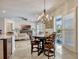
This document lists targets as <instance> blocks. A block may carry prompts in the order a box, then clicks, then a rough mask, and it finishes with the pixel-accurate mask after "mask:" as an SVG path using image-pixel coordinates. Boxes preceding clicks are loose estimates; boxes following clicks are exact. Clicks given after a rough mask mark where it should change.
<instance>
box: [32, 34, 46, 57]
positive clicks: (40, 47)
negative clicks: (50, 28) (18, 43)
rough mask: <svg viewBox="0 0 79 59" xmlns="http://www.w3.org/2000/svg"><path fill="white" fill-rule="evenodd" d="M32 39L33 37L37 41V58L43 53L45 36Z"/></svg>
mask: <svg viewBox="0 0 79 59" xmlns="http://www.w3.org/2000/svg"><path fill="white" fill-rule="evenodd" d="M32 37H34V38H35V39H37V38H38V39H39V42H40V43H39V45H38V46H39V48H38V56H39V55H40V54H41V53H43V51H44V42H45V40H46V38H47V37H46V36H37V35H36V36H32Z"/></svg>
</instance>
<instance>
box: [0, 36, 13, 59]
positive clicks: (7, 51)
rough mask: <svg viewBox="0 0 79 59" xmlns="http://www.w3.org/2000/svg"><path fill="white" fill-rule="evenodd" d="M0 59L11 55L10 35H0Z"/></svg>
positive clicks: (6, 58)
mask: <svg viewBox="0 0 79 59" xmlns="http://www.w3.org/2000/svg"><path fill="white" fill-rule="evenodd" d="M0 45H1V46H0V48H1V50H2V51H0V52H1V53H0V59H10V58H11V55H12V38H11V36H5V35H0Z"/></svg>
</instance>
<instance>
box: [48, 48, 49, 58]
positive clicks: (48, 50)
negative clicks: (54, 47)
mask: <svg viewBox="0 0 79 59" xmlns="http://www.w3.org/2000/svg"><path fill="white" fill-rule="evenodd" d="M48 59H49V49H48Z"/></svg>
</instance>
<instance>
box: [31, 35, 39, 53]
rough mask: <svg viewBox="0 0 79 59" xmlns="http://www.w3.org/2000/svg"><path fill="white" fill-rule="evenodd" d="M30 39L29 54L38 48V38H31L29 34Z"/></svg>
mask: <svg viewBox="0 0 79 59" xmlns="http://www.w3.org/2000/svg"><path fill="white" fill-rule="evenodd" d="M30 40H31V54H32V53H33V52H38V48H39V40H38V38H33V37H32V36H30ZM34 49H35V50H34Z"/></svg>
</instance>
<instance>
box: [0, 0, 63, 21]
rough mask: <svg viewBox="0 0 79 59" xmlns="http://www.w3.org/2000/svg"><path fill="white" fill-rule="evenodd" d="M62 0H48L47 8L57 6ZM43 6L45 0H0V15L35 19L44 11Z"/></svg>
mask: <svg viewBox="0 0 79 59" xmlns="http://www.w3.org/2000/svg"><path fill="white" fill-rule="evenodd" d="M61 1H64V0H61ZM61 1H60V0H46V10H49V9H50V8H55V7H56V6H57V5H58V3H61ZM43 8H44V0H0V16H7V17H20V16H21V17H25V18H27V19H29V20H33V21H34V20H36V19H37V17H38V15H40V14H41V13H42V12H43ZM4 11H5V13H3V12H4Z"/></svg>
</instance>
